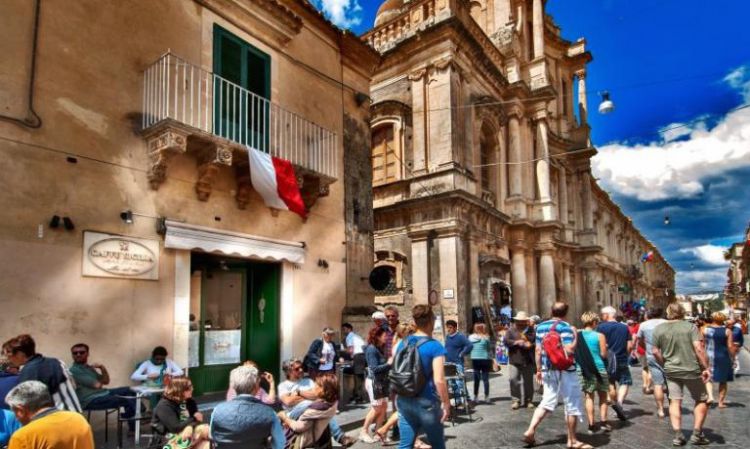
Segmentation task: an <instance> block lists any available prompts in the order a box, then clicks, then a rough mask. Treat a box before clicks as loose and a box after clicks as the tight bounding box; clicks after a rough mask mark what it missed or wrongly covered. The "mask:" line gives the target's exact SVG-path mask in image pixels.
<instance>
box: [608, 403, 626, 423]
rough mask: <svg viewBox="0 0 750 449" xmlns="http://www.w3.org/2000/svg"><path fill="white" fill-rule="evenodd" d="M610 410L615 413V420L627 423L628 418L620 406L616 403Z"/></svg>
mask: <svg viewBox="0 0 750 449" xmlns="http://www.w3.org/2000/svg"><path fill="white" fill-rule="evenodd" d="M612 410H614V411H615V414H616V415H617V419H619V420H620V421H627V420H628V417H627V416H626V415H625V410H623V409H622V405H620V404H618V403H614V404H612Z"/></svg>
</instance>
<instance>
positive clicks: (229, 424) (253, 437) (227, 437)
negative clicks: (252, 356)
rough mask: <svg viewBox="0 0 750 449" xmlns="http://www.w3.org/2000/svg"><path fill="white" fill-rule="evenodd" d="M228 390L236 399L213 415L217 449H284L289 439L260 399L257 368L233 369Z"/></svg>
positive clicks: (245, 366) (225, 403)
mask: <svg viewBox="0 0 750 449" xmlns="http://www.w3.org/2000/svg"><path fill="white" fill-rule="evenodd" d="M229 388H230V389H231V390H232V391H234V392H236V396H235V397H234V398H233V399H232V400H230V401H227V402H223V403H221V404H219V405H218V406H216V409H214V412H213V414H212V415H211V438H212V439H213V441H214V444H215V445H216V448H217V449H224V448H240V447H269V446H270V447H271V448H272V449H283V447H284V444H285V442H286V438H285V437H284V429H283V428H282V427H281V421H279V418H278V416H276V413H274V411H273V409H272V408H271V407H269V406H268V405H266V404H264V403H263V402H261V400H260V399H258V398H257V394H258V389H259V388H260V384H259V373H258V368H257V367H255V366H253V365H249V364H244V365H242V366H239V367H237V368H235V369H233V370H232V372H231V373H230V374H229ZM269 442H270V445H269V444H268V443H269Z"/></svg>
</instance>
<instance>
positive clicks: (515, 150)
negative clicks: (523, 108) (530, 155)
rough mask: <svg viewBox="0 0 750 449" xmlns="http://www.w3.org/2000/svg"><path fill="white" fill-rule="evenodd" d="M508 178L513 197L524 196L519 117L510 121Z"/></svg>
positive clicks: (512, 117) (511, 118) (515, 116)
mask: <svg viewBox="0 0 750 449" xmlns="http://www.w3.org/2000/svg"><path fill="white" fill-rule="evenodd" d="M508 162H510V165H508V176H509V177H510V192H509V195H510V196H511V197H514V196H521V195H522V194H523V176H522V175H521V170H522V169H523V167H522V166H521V164H520V162H521V125H520V123H519V121H518V116H517V115H515V114H514V115H511V116H510V118H509V119H508Z"/></svg>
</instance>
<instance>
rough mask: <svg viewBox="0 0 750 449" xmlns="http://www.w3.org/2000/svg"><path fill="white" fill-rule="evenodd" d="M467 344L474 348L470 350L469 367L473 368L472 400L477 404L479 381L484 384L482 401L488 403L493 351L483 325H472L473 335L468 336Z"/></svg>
mask: <svg viewBox="0 0 750 449" xmlns="http://www.w3.org/2000/svg"><path fill="white" fill-rule="evenodd" d="M469 342H471V343H472V344H473V345H474V347H473V348H472V349H471V355H470V356H471V365H472V368H474V400H475V401H476V402H477V403H478V402H479V381H480V379H481V381H482V383H484V401H483V402H487V403H489V400H490V369H492V357H493V356H494V353H493V352H494V351H491V348H492V344H491V343H490V336H489V335H487V331H486V328H485V325H484V323H474V333H473V334H471V335H469Z"/></svg>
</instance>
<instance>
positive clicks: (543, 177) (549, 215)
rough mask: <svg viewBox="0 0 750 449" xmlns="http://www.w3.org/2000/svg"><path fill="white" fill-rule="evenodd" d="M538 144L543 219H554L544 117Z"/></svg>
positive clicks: (537, 164) (540, 198)
mask: <svg viewBox="0 0 750 449" xmlns="http://www.w3.org/2000/svg"><path fill="white" fill-rule="evenodd" d="M536 131H537V145H538V149H539V152H538V155H537V157H538V158H541V160H539V161H537V163H536V181H537V186H538V188H539V201H540V202H541V203H542V205H541V206H542V219H543V220H544V221H549V220H554V219H555V216H554V215H555V214H554V212H553V210H552V200H551V198H550V176H549V144H548V142H547V122H546V120H544V119H542V120H539V122H537V128H536Z"/></svg>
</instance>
